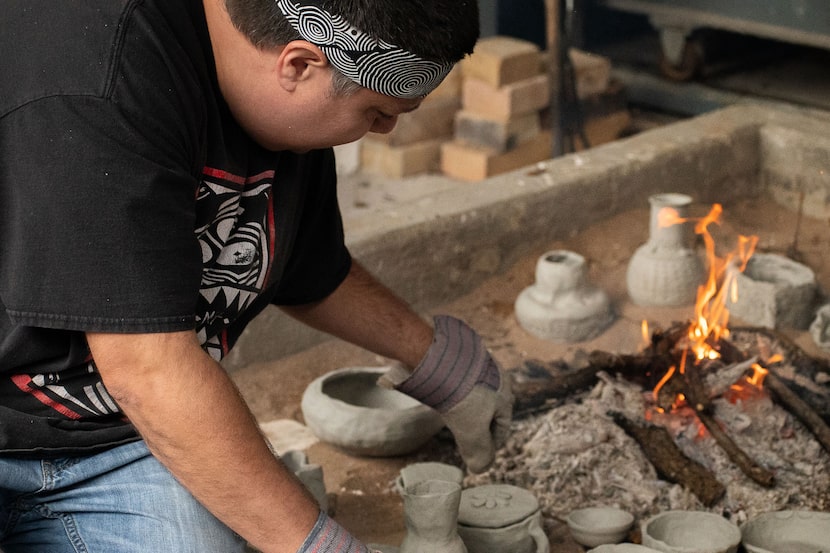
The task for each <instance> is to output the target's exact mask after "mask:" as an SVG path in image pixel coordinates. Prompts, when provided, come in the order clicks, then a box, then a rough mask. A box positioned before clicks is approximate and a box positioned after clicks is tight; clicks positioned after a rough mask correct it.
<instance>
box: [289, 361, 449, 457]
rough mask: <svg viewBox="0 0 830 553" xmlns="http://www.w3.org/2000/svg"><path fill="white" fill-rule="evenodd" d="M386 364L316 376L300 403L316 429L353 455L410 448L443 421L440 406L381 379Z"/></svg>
mask: <svg viewBox="0 0 830 553" xmlns="http://www.w3.org/2000/svg"><path fill="white" fill-rule="evenodd" d="M387 370H388V368H387V367H347V368H343V369H338V370H335V371H331V372H329V373H327V374H324V375H323V376H321V377H319V378H317V379H315V380H314V381H313V382H312V383H311V384H309V385H308V387H307V388H306V390H305V392H304V393H303V399H302V402H301V403H300V407H301V408H302V411H303V417H304V418H305V423H306V425H308V427H309V428H310V429H311V431H312V432H314V434H315V435H316V436H317V437H318V438H320V439H321V440H323V441H324V442H328V443H330V444H333V445H336V446H338V447H341V448H343V449H345V450H346V451H348V452H350V453H353V454H355V455H366V456H376V457H387V456H389V457H391V456H396V455H405V454H407V453H411V452H413V451H415V450H417V449H418V448H420V447H421V446H422V445H424V444H425V443H426V442H427V441H429V439H430V438H432V437H433V436H434V435H435V434H436V433H438V431H439V430H441V428H442V427H443V426H444V423H443V421H442V420H441V417H440V415H439V414H438V412H437V411H435V410H433V409H431V408H429V407H427V406H426V405H424V404H422V403H420V402H418V401H416V400H414V399H412V398H411V397H409V396H407V395H405V394H403V393H401V392H398V391H396V390H390V389H387V388H382V387H380V386H378V385H377V380H378V378H379V377H380V376H381V375H382V374H384V373H385V372H386V371H387Z"/></svg>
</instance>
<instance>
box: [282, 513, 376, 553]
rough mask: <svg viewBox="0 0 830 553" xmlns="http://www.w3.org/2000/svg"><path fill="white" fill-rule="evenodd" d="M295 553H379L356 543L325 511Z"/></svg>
mask: <svg viewBox="0 0 830 553" xmlns="http://www.w3.org/2000/svg"><path fill="white" fill-rule="evenodd" d="M297 553H380V552H378V551H373V550H371V549H369V548H368V547H366V546H365V545H363V544H362V543H360V542H359V541H357V539H355V537H354V536H352V535H351V534H350V533H349V532H348V530H346V529H345V528H343V527H342V526H340V525H339V524H338V523H337V522H335V521H334V519H333V518H331V517H329V516H328V515H327V514H326V513H325V511H320V516H319V517H317V522H316V523H315V524H314V528H312V529H311V532H309V534H308V537H307V538H306V539H305V541H304V542H303V545H302V546H300V548H299V549H298V550H297Z"/></svg>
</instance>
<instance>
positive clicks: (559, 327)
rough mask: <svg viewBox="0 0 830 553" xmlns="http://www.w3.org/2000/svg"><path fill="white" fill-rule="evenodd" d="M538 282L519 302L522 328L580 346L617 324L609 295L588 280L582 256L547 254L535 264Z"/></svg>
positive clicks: (564, 253) (536, 281) (564, 251)
mask: <svg viewBox="0 0 830 553" xmlns="http://www.w3.org/2000/svg"><path fill="white" fill-rule="evenodd" d="M535 277H536V279H535V282H534V283H533V284H532V285H531V286H529V287H527V288H525V289H524V290H522V292H521V293H520V294H519V295H518V297H517V298H516V303H515V312H516V319H517V320H518V321H519V324H520V325H521V326H522V328H524V329H525V330H526V331H528V332H529V333H531V334H533V335H534V336H536V337H538V338H542V339H544V340H550V341H553V342H565V343H570V342H581V341H584V340H588V339H590V338H593V337H595V336H597V335H598V334H599V333H600V332H602V331H603V330H605V328H606V327H608V325H610V324H611V323H612V322H613V321H614V317H615V315H614V311H613V308H612V306H611V302H610V300H609V298H608V296H607V294H606V293H605V292H604V291H602V290H600V289H599V288H597V287H596V286H592V285H591V284H590V283H589V282H588V279H587V263H586V260H585V258H584V257H583V256H581V255H579V254H578V253H576V252H571V251H567V250H553V251H549V252H547V253H545V254H544V255H542V256H541V257H539V259H538V260H537V262H536V273H535Z"/></svg>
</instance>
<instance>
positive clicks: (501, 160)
mask: <svg viewBox="0 0 830 553" xmlns="http://www.w3.org/2000/svg"><path fill="white" fill-rule="evenodd" d="M552 147H553V140H552V138H551V134H550V133H549V132H541V133H539V134H538V135H536V137H535V138H533V139H531V140H529V141H527V142H525V143H524V144H522V145H520V146H519V147H517V148H516V149H515V150H511V151H509V152H505V153H498V152H495V151H493V150H491V149H488V148H477V147H474V146H469V145H465V144H462V143H460V142H457V141H452V142H447V143H445V144H444V145H443V146H441V171H442V172H443V173H444V174H445V175H447V176H449V177H453V178H456V179H459V180H463V181H468V182H475V181H479V180H482V179H485V178H487V177H491V176H493V175H498V174H500V173H506V172H508V171H513V170H515V169H520V168H521V167H525V166H527V165H532V164H534V163H538V162H540V161H544V160H546V159H550V157H551V154H552Z"/></svg>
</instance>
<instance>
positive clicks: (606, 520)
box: [567, 507, 634, 547]
mask: <svg viewBox="0 0 830 553" xmlns="http://www.w3.org/2000/svg"><path fill="white" fill-rule="evenodd" d="M567 520H568V528H569V529H570V531H571V535H572V536H573V538H574V539H575V540H576V541H577V542H578V543H580V544H582V545H585V546H588V547H596V546H598V545H603V544H613V543H618V542H621V541H622V540H623V539H624V538H625V536H626V534H627V533H628V530H629V529H630V528H631V525H632V524H633V523H634V516H633V515H632V514H631V513H628V512H626V511H623V510H621V509H615V508H613V507H586V508H585V509H577V510H575V511H571V512H570V513H569V514H568V519H567Z"/></svg>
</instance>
